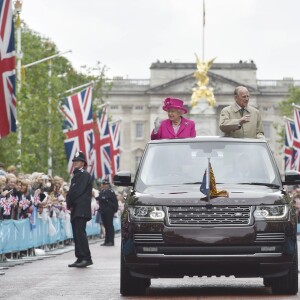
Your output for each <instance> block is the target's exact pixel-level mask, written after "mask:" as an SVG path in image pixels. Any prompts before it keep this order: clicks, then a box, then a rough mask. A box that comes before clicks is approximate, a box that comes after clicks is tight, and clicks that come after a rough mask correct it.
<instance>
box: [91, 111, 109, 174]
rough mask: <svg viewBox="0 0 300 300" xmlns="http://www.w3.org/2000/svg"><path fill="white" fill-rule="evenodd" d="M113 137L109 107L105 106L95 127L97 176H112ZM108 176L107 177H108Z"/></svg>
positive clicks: (94, 155) (94, 154)
mask: <svg viewBox="0 0 300 300" xmlns="http://www.w3.org/2000/svg"><path fill="white" fill-rule="evenodd" d="M111 143H112V142H111V137H110V132H109V124H108V109H107V106H104V107H103V109H102V112H101V114H100V115H99V116H98V118H97V121H96V124H95V128H94V153H93V157H94V162H95V176H96V178H105V177H106V176H109V177H110V176H111V173H112V169H111V165H112V162H111ZM106 178H107V177H106Z"/></svg>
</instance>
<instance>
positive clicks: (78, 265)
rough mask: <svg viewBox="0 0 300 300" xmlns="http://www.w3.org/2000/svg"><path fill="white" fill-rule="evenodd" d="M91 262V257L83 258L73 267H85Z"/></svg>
mask: <svg viewBox="0 0 300 300" xmlns="http://www.w3.org/2000/svg"><path fill="white" fill-rule="evenodd" d="M92 264H93V262H92V260H91V259H89V260H83V261H81V262H79V263H76V264H75V267H76V268H85V267H87V266H90V265H92Z"/></svg>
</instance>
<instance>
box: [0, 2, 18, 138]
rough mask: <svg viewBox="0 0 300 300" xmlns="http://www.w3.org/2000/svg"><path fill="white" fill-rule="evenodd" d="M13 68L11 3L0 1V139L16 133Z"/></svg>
mask: <svg viewBox="0 0 300 300" xmlns="http://www.w3.org/2000/svg"><path fill="white" fill-rule="evenodd" d="M15 67H16V57H15V39H14V24H13V11H12V3H11V1H10V0H0V138H3V137H5V136H6V135H8V134H9V133H10V132H12V131H16V96H15V87H16V75H15Z"/></svg>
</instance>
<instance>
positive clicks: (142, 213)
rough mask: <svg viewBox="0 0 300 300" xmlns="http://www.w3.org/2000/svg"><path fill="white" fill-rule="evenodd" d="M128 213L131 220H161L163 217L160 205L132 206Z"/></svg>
mask: <svg viewBox="0 0 300 300" xmlns="http://www.w3.org/2000/svg"><path fill="white" fill-rule="evenodd" d="M129 213H130V218H131V219H132V220H133V221H163V220H164V218H165V213H164V211H163V209H162V207H161V206H132V207H129Z"/></svg>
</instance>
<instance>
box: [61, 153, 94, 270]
mask: <svg viewBox="0 0 300 300" xmlns="http://www.w3.org/2000/svg"><path fill="white" fill-rule="evenodd" d="M72 161H73V164H74V171H73V178H72V179H71V185H70V190H69V192H68V194H67V208H68V209H69V210H70V211H71V225H72V230H73V239H74V243H75V256H76V258H77V260H76V261H75V262H74V263H72V264H70V265H69V267H77V268H85V267H87V266H90V265H92V264H93V261H92V258H91V252H90V248H89V243H88V239H87V234H86V223H87V222H88V221H89V220H91V218H92V212H91V202H92V189H93V179H92V176H91V175H90V174H89V173H88V172H87V171H86V170H85V167H86V166H87V162H86V159H85V155H84V153H83V152H81V151H77V152H76V153H75V156H74V158H73V160H72Z"/></svg>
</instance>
